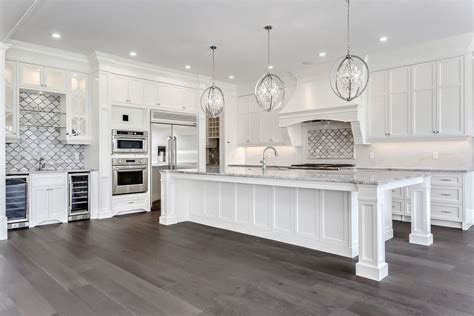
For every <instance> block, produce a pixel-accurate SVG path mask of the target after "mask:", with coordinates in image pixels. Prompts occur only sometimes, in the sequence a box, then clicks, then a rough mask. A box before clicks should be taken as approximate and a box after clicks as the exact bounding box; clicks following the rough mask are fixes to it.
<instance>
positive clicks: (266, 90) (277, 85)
mask: <svg viewBox="0 0 474 316" xmlns="http://www.w3.org/2000/svg"><path fill="white" fill-rule="evenodd" d="M271 29H272V26H271V25H267V26H265V30H267V32H268V48H267V49H268V58H267V69H269V70H271V69H273V66H272V65H271V64H270V30H271ZM255 99H256V100H257V103H258V105H259V106H260V107H261V108H262V109H263V110H265V111H267V112H271V111H275V110H278V109H280V108H281V107H282V105H283V101H284V99H285V84H284V83H283V80H281V79H280V77H278V76H277V75H275V74H272V73H270V72H267V73H266V74H265V75H263V76H262V77H261V78H260V79H258V81H257V83H256V84H255Z"/></svg>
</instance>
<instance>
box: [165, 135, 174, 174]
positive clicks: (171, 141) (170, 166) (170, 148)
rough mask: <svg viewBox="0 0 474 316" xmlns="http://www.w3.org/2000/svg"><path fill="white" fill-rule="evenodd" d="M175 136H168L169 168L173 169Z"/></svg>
mask: <svg viewBox="0 0 474 316" xmlns="http://www.w3.org/2000/svg"><path fill="white" fill-rule="evenodd" d="M172 151H173V137H171V136H168V152H167V154H166V156H168V157H167V159H168V168H169V169H173V161H172V156H173V153H172Z"/></svg>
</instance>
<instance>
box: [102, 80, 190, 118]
mask: <svg viewBox="0 0 474 316" xmlns="http://www.w3.org/2000/svg"><path fill="white" fill-rule="evenodd" d="M110 89H111V92H110V95H111V102H112V104H115V105H125V104H126V105H128V104H133V105H144V106H146V107H160V108H165V109H169V110H170V111H179V112H183V111H184V112H190V113H195V112H196V91H195V89H192V88H186V87H181V86H176V85H171V84H167V83H161V82H155V81H147V80H141V79H136V78H129V77H126V76H120V75H111V79H110Z"/></svg>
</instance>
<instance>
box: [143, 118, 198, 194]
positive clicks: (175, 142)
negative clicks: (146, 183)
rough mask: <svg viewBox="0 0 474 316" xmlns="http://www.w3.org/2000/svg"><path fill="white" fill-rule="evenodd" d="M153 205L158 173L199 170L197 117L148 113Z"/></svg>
mask: <svg viewBox="0 0 474 316" xmlns="http://www.w3.org/2000/svg"><path fill="white" fill-rule="evenodd" d="M150 121H151V128H150V131H151V144H152V145H151V146H152V148H151V155H152V156H151V158H152V159H151V162H152V201H156V200H159V199H160V194H161V188H160V180H161V179H160V171H161V170H166V169H197V168H198V128H197V124H196V115H192V114H184V113H183V114H177V113H170V112H166V111H158V110H153V111H151V120H150Z"/></svg>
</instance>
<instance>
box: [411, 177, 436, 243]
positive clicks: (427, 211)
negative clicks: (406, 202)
mask: <svg viewBox="0 0 474 316" xmlns="http://www.w3.org/2000/svg"><path fill="white" fill-rule="evenodd" d="M410 191H411V213H412V214H411V234H410V243H412V244H418V245H423V246H429V245H431V244H432V243H433V235H432V234H431V177H425V178H424V180H423V183H421V184H418V185H415V186H412V187H410Z"/></svg>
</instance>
